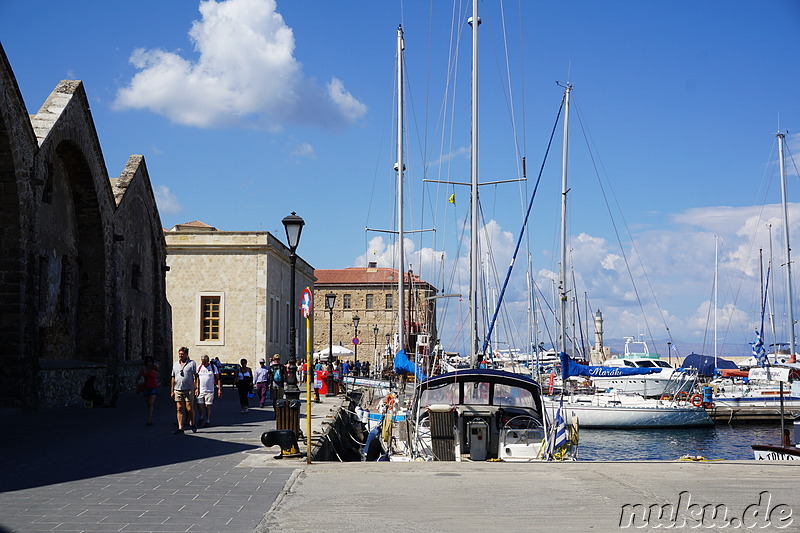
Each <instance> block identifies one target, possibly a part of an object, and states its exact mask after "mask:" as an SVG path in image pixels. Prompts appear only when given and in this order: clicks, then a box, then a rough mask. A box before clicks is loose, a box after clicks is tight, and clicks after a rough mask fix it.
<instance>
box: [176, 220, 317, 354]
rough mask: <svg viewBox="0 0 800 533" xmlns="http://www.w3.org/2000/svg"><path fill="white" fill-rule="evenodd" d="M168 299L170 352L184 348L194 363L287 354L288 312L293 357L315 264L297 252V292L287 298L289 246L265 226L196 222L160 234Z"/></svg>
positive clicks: (302, 334) (300, 341) (301, 348)
mask: <svg viewBox="0 0 800 533" xmlns="http://www.w3.org/2000/svg"><path fill="white" fill-rule="evenodd" d="M164 236H165V238H166V243H167V264H168V265H169V272H167V298H168V299H169V301H170V304H171V305H172V321H173V333H172V340H173V342H172V351H173V353H177V351H178V348H179V347H181V346H186V347H188V348H189V355H190V357H192V358H193V359H195V360H199V359H200V356H202V355H208V356H209V357H211V358H212V359H213V358H214V357H219V359H220V361H222V362H223V363H238V362H239V360H240V359H243V358H244V359H247V360H248V362H249V364H250V366H251V367H255V366H257V365H256V363H257V361H258V359H259V358H261V357H264V358H269V357H270V356H272V355H273V354H276V353H277V354H280V355H281V356H282V359H283V361H284V362H285V361H286V360H287V359H288V355H289V351H290V350H289V320H290V319H289V313H292V312H293V313H296V315H295V325H296V328H297V336H296V338H297V345H296V346H297V350H296V353H297V354H298V355H303V354H305V343H306V340H305V339H306V335H307V332H306V327H305V320H304V319H302V318H301V317H300V313H299V300H300V294H301V293H302V291H303V289H304V288H305V287H310V288H311V289H312V290H313V287H314V269H313V268H311V266H309V265H308V264H307V263H306V262H305V261H303V260H302V259H300V258H299V257H298V259H297V268H296V280H295V289H296V294H295V295H294V296H292V295H290V290H291V265H290V257H291V254H290V251H289V248H288V247H287V246H286V245H284V244H283V243H282V242H280V241H279V240H278V239H277V238H276V237H275V236H273V235H272V234H270V233H268V232H266V231H220V230H218V229H217V228H215V227H213V226H209V225H208V224H205V223H203V222H199V221H194V222H187V223H185V224H178V225H177V226H175V227H173V228H172V229H171V230H169V231H165V232H164Z"/></svg>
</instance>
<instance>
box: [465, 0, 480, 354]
mask: <svg viewBox="0 0 800 533" xmlns="http://www.w3.org/2000/svg"><path fill="white" fill-rule="evenodd" d="M467 22H468V23H469V25H470V26H472V140H471V147H470V153H471V161H470V163H471V165H470V202H471V209H470V246H469V249H470V252H469V319H470V330H469V336H470V342H469V361H470V366H472V367H475V366H476V365H477V364H478V342H479V339H478V26H479V25H480V23H481V21H480V18H479V17H478V1H477V0H473V2H472V17H470V19H469V20H468V21H467Z"/></svg>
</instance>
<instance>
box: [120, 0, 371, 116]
mask: <svg viewBox="0 0 800 533" xmlns="http://www.w3.org/2000/svg"><path fill="white" fill-rule="evenodd" d="M199 9H200V14H201V20H199V21H195V22H193V24H192V28H191V30H190V32H189V37H190V39H191V41H192V43H193V44H194V48H195V50H196V51H197V53H198V54H199V57H198V58H197V60H192V59H187V58H185V57H182V56H181V55H179V54H177V53H173V52H167V51H165V50H159V49H152V50H147V49H142V48H140V49H137V50H135V51H134V52H133V53H132V54H131V57H130V62H131V63H132V64H133V65H134V66H135V67H136V68H137V69H138V70H139V72H138V73H137V74H136V75H135V76H134V77H133V79H132V80H131V82H130V84H129V85H128V86H127V87H123V88H122V89H120V90H119V91H118V93H117V99H116V102H115V105H116V107H117V108H118V109H125V108H134V109H149V110H151V111H153V112H155V113H158V114H160V115H163V116H165V117H167V118H169V119H170V120H171V121H173V122H175V123H178V124H184V125H188V126H195V127H200V128H214V127H231V126H235V125H250V126H256V127H260V128H266V129H270V130H273V131H278V130H280V129H281V128H282V127H283V126H284V125H286V124H291V123H303V124H311V125H317V126H324V127H328V128H333V129H337V128H341V127H344V126H346V125H348V124H351V123H353V122H355V121H357V120H359V119H360V118H361V117H363V116H364V114H366V111H367V108H366V106H365V105H364V104H363V103H361V102H359V101H358V100H357V99H356V98H355V97H354V96H353V95H351V94H350V93H349V92H348V91H347V90H346V89H345V87H344V84H343V83H342V82H341V81H340V80H338V79H336V78H334V79H332V80H331V81H330V82H329V83H328V84H327V87H326V88H324V89H323V88H322V87H320V86H319V85H318V84H317V83H316V82H315V81H314V80H312V79H307V78H305V77H304V74H303V68H302V64H301V63H300V62H299V61H298V60H297V58H295V57H294V49H295V41H294V33H293V32H292V29H291V28H290V27H288V26H287V25H286V23H285V21H284V20H283V17H282V16H281V15H280V14H279V13H278V12H277V5H276V2H275V1H274V0H224V1H221V2H217V1H214V0H208V1H203V2H201V3H200V8H199Z"/></svg>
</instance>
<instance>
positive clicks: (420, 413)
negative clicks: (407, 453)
mask: <svg viewBox="0 0 800 533" xmlns="http://www.w3.org/2000/svg"><path fill="white" fill-rule="evenodd" d="M542 412H543V411H542V398H541V387H540V386H539V384H538V383H537V382H536V381H534V380H532V379H531V378H529V377H527V376H524V375H521V374H513V373H509V372H504V371H501V370H491V369H467V370H461V371H457V372H450V373H447V374H441V375H438V376H435V377H432V378H430V379H428V380H426V381H424V382H422V383H421V384H420V385H419V386H418V388H417V391H416V394H415V396H414V401H413V403H412V416H411V420H410V421H409V423H410V424H411V425H412V426H413V427H415V428H416V430H417V432H416V433H417V438H416V439H415V445H416V446H415V447H416V448H417V450H416V451H417V453H418V454H420V455H423V456H425V455H427V456H431V458H433V459H434V460H440V461H455V460H472V461H486V460H489V459H502V460H505V461H509V460H511V461H513V460H520V461H522V460H533V459H535V458H536V457H537V456H538V455H539V452H540V447H541V444H542V440H543V439H544V435H545V434H544V424H543V415H542Z"/></svg>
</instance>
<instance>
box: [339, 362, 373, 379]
mask: <svg viewBox="0 0 800 533" xmlns="http://www.w3.org/2000/svg"><path fill="white" fill-rule="evenodd" d="M369 371H370V368H369V361H364V362H363V363H362V362H361V361H358V360H356V362H355V363H351V362H350V360H349V359H345V361H344V362H343V363H342V375H344V376H349V375H351V374H352V375H353V376H354V377H359V376H362V377H369Z"/></svg>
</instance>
